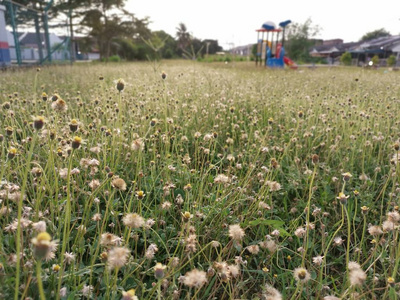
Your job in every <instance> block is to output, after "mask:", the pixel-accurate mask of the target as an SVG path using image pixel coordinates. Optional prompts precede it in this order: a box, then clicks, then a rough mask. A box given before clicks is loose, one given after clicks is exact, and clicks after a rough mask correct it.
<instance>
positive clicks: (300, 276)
mask: <svg viewBox="0 0 400 300" xmlns="http://www.w3.org/2000/svg"><path fill="white" fill-rule="evenodd" d="M293 276H294V279H296V281H297V282H302V283H306V282H307V281H309V280H310V278H311V275H310V273H308V271H307V270H306V269H304V268H296V269H295V270H294V273H293Z"/></svg>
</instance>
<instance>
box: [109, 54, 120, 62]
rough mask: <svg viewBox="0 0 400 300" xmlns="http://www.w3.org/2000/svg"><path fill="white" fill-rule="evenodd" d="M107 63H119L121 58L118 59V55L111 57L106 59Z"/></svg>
mask: <svg viewBox="0 0 400 300" xmlns="http://www.w3.org/2000/svg"><path fill="white" fill-rule="evenodd" d="M108 61H109V62H120V61H121V57H119V55H113V56H110V57H109V58H108Z"/></svg>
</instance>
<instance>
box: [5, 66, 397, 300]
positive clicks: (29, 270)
mask: <svg viewBox="0 0 400 300" xmlns="http://www.w3.org/2000/svg"><path fill="white" fill-rule="evenodd" d="M163 72H165V73H164V75H162V74H163ZM399 82H400V73H398V72H390V71H387V70H384V69H378V70H367V69H361V68H358V69H353V68H332V69H331V68H320V69H300V70H297V71H291V70H284V71H283V70H277V71H271V70H265V69H263V68H255V67H254V65H253V64H250V63H233V64H217V63H216V64H205V63H196V62H182V61H174V62H163V63H162V64H158V63H156V64H153V63H135V64H109V65H100V64H94V65H84V66H83V65H81V66H80V65H77V66H73V67H71V66H55V67H45V68H43V69H42V70H40V71H36V70H35V69H30V70H23V71H19V70H16V71H8V72H3V73H2V74H1V75H0V102H1V114H0V118H1V128H0V133H1V135H0V151H1V152H0V154H1V156H0V159H1V160H0V162H1V169H0V180H1V183H0V228H1V230H0V287H1V289H0V298H2V299H12V298H14V299H28V297H29V299H80V298H82V299H125V300H127V299H327V300H329V299H339V298H341V299H400V286H399V284H398V282H399V280H400V270H399V263H400V243H399V224H400V214H399V197H400V186H399V180H400V176H399V175H400V151H399V149H400V85H399ZM324 297H325V298H324ZM336 297H337V298H336Z"/></svg>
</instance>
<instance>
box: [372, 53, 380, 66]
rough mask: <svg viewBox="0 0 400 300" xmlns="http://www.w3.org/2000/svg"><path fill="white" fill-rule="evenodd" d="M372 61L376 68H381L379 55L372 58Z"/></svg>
mask: <svg viewBox="0 0 400 300" xmlns="http://www.w3.org/2000/svg"><path fill="white" fill-rule="evenodd" d="M371 61H372V63H373V65H374V66H379V56H378V55H374V56H373V57H372V58H371Z"/></svg>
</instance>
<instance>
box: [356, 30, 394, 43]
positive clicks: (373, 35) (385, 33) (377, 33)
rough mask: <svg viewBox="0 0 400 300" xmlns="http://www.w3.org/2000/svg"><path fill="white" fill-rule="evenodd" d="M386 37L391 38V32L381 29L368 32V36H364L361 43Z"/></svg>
mask: <svg viewBox="0 0 400 300" xmlns="http://www.w3.org/2000/svg"><path fill="white" fill-rule="evenodd" d="M385 36H390V32H389V31H387V30H385V29H384V28H381V29H377V30H374V31H370V32H367V33H366V34H364V35H363V36H362V37H361V39H360V41H369V40H373V39H376V38H379V37H385Z"/></svg>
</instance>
